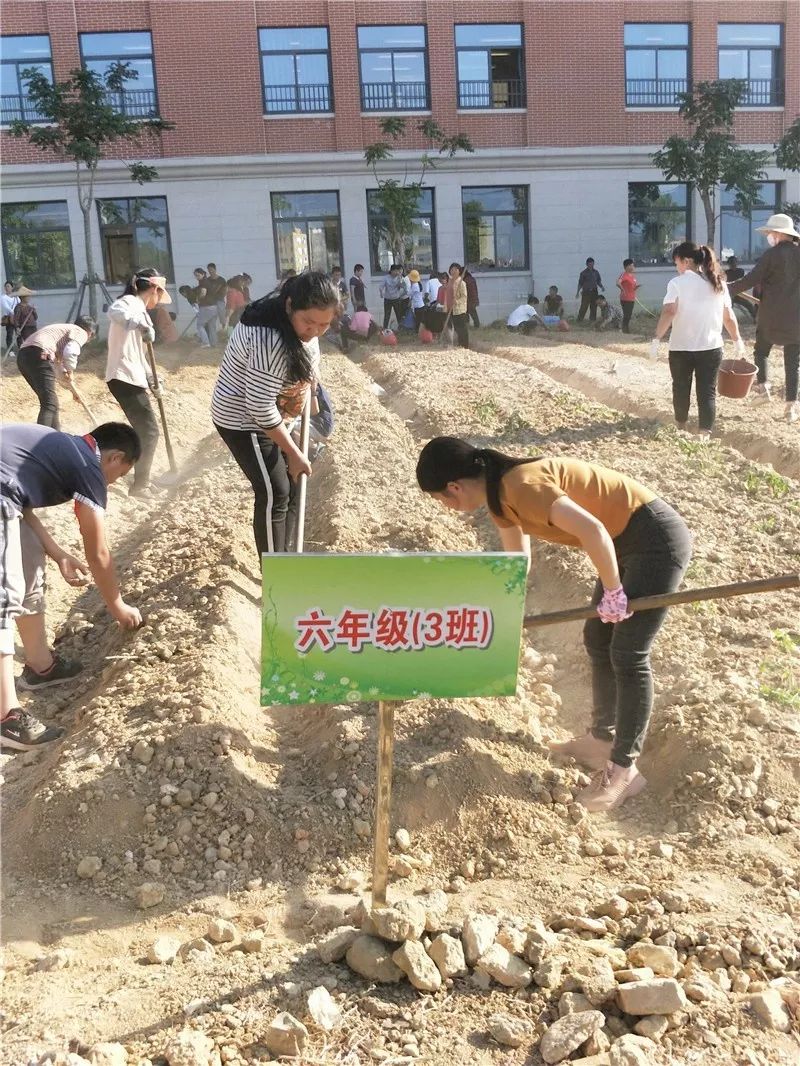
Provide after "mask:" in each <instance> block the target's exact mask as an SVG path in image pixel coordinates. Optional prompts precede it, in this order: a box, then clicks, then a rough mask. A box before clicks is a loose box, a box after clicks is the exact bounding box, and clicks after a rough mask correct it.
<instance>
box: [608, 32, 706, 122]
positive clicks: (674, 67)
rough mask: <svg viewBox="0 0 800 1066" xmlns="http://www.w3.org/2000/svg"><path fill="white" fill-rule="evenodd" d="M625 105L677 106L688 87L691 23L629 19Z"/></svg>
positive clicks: (626, 39) (626, 38) (626, 42)
mask: <svg viewBox="0 0 800 1066" xmlns="http://www.w3.org/2000/svg"><path fill="white" fill-rule="evenodd" d="M624 41H625V106H626V107H677V106H678V93H683V92H687V91H688V89H689V85H690V81H689V70H690V63H689V25H688V23H685V22H655V23H653V22H626V23H625V30H624Z"/></svg>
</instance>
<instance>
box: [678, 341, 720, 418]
mask: <svg viewBox="0 0 800 1066" xmlns="http://www.w3.org/2000/svg"><path fill="white" fill-rule="evenodd" d="M721 362H722V349H721V348H710V349H709V350H708V351H706V352H670V353H669V372H670V374H671V375H672V409H673V411H674V412H675V421H676V422H680V423H683V422H686V421H688V419H689V403H690V401H691V398H692V377H693V376H694V382H695V391H696V393H697V425H698V428H699V429H700V430H702V431H703V432H706V433H710V432H711V430H712V429H713V428H714V419H715V418H716V416H717V371H718V370H719V366H720V363H721Z"/></svg>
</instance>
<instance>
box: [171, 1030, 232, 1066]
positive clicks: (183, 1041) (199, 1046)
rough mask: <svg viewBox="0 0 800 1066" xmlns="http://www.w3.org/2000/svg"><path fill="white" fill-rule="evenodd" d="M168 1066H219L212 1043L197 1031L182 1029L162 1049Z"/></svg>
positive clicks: (209, 1038) (207, 1037) (217, 1056)
mask: <svg viewBox="0 0 800 1066" xmlns="http://www.w3.org/2000/svg"><path fill="white" fill-rule="evenodd" d="M164 1058H165V1059H166V1060H167V1063H168V1064H169V1066H220V1058H219V1053H218V1052H217V1049H216V1048H215V1047H214V1041H213V1040H212V1039H211V1037H210V1036H206V1034H205V1033H200V1032H198V1031H197V1029H184V1030H183V1031H182V1032H180V1033H176V1034H175V1036H173V1037H172V1038H171V1039H170V1041H169V1043H168V1044H167V1046H166V1047H165V1048H164Z"/></svg>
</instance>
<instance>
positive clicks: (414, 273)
mask: <svg viewBox="0 0 800 1066" xmlns="http://www.w3.org/2000/svg"><path fill="white" fill-rule="evenodd" d="M408 280H409V281H419V271H418V270H409V272H408Z"/></svg>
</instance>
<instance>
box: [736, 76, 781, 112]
mask: <svg viewBox="0 0 800 1066" xmlns="http://www.w3.org/2000/svg"><path fill="white" fill-rule="evenodd" d="M783 101H784V92H783V79H782V78H754V79H751V80H750V81H749V82H748V83H747V92H746V93H745V95H744V97H743V98H742V99H741V100H740V101H739V107H783Z"/></svg>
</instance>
